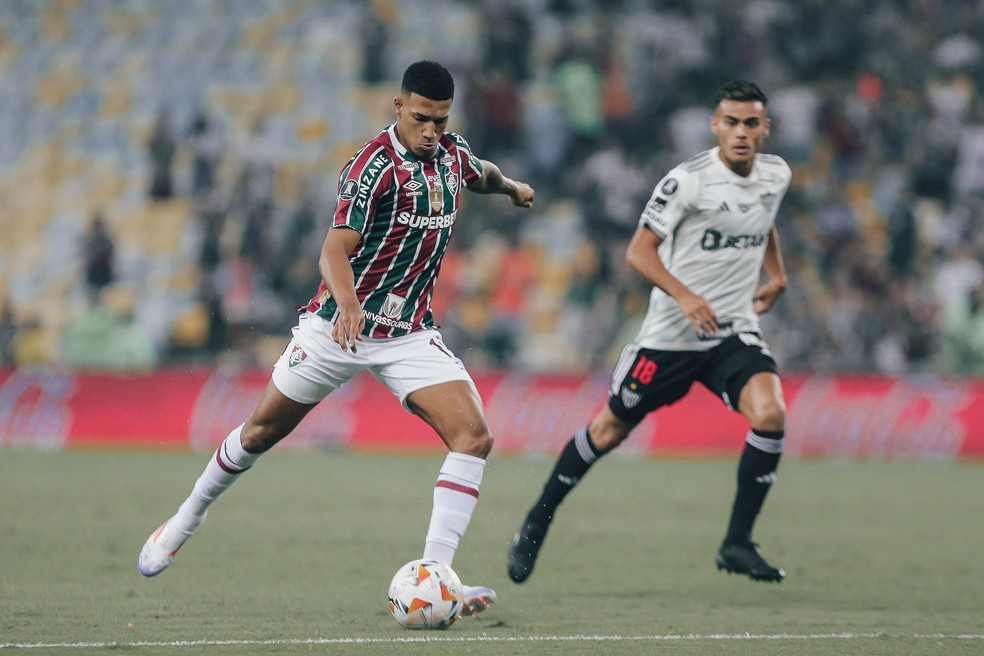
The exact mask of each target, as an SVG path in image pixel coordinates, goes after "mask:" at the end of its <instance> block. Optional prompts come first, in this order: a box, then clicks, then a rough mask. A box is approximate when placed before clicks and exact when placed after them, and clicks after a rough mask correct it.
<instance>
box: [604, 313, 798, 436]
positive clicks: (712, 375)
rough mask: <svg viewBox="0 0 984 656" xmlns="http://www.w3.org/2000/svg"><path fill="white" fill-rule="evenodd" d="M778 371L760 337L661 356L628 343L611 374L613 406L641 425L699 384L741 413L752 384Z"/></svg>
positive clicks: (610, 400) (623, 416)
mask: <svg viewBox="0 0 984 656" xmlns="http://www.w3.org/2000/svg"><path fill="white" fill-rule="evenodd" d="M763 371H768V372H770V373H774V374H778V373H779V367H778V366H777V365H776V361H775V360H774V359H773V357H772V354H771V353H769V347H768V345H767V344H766V343H765V341H764V340H763V339H762V336H761V335H759V334H758V333H739V334H737V335H732V336H731V337H728V338H727V339H725V340H724V341H722V342H721V343H720V344H718V345H717V346H715V347H714V348H712V349H710V350H709V351H657V350H654V349H645V348H642V347H640V346H638V345H637V344H629V345H628V346H626V347H625V348H624V349H622V355H621V356H619V359H618V364H617V365H616V366H615V371H614V372H613V373H612V384H611V389H610V390H609V396H608V407H609V408H611V410H612V412H613V413H614V414H615V416H616V417H618V418H619V419H621V420H622V421H624V422H627V423H629V424H632V425H633V426H634V425H636V424H638V423H639V422H640V421H642V420H643V418H644V417H645V416H646V415H648V414H649V413H650V412H652V411H653V410H656V409H658V408H661V407H663V406H664V405H670V404H671V403H675V402H677V401H679V400H680V399H682V398H683V396H684V395H685V394H686V393H687V392H688V391H690V387H691V386H692V385H693V384H694V383H695V382H699V383H700V384H702V385H703V386H704V387H706V388H707V389H709V390H710V391H711V392H713V393H714V394H716V395H717V396H718V397H720V398H721V400H722V401H724V403H725V404H726V405H727V406H728V407H729V408H731V409H732V410H736V409H737V408H738V398H739V395H740V394H741V390H742V388H743V387H744V386H745V383H747V382H748V379H749V378H751V377H752V376H754V375H755V374H757V373H760V372H763Z"/></svg>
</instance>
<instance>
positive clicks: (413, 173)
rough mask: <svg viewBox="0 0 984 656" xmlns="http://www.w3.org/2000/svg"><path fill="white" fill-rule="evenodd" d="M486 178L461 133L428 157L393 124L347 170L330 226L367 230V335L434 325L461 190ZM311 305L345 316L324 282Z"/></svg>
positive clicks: (361, 285) (358, 270) (360, 285)
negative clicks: (411, 146)
mask: <svg viewBox="0 0 984 656" xmlns="http://www.w3.org/2000/svg"><path fill="white" fill-rule="evenodd" d="M481 175H482V164H481V161H480V160H479V159H478V158H477V157H475V156H474V155H473V154H472V152H471V149H470V148H469V147H468V144H467V142H465V140H464V139H463V138H461V137H460V136H459V135H457V134H455V133H453V132H446V133H444V135H443V136H442V137H441V140H440V144H439V148H438V153H437V156H436V157H434V159H432V160H423V159H418V158H417V157H416V156H415V155H414V154H413V153H411V152H410V151H409V150H407V149H406V148H404V147H403V145H402V144H401V143H400V141H399V139H397V136H396V131H395V126H392V125H391V126H390V127H389V128H387V129H385V130H383V131H382V132H380V133H379V135H378V136H377V137H376V138H375V139H373V140H372V141H370V142H369V143H367V144H366V145H365V146H363V147H362V148H361V149H360V150H359V151H358V152H357V153H356V154H355V155H354V156H353V157H352V159H350V160H349V161H348V164H346V165H345V167H344V168H343V169H342V173H341V175H340V176H339V178H338V204H337V205H336V206H335V213H334V217H333V219H332V225H331V228H330V229H332V230H334V229H338V228H341V229H349V228H351V229H354V230H358V231H359V232H360V233H361V234H362V239H361V240H360V241H359V244H358V245H357V246H356V248H355V250H354V251H353V252H352V255H351V256H350V257H349V262H350V263H351V265H352V270H353V272H354V273H355V293H356V296H357V297H358V299H359V302H360V303H361V304H362V312H363V313H364V314H365V317H366V326H365V329H364V330H363V334H364V335H366V336H368V337H396V336H398V335H405V334H407V333H410V332H413V331H415V330H421V329H424V328H430V327H433V326H434V317H433V315H432V313H431V307H430V303H431V297H432V296H433V295H434V283H435V282H436V281H437V274H438V273H439V272H440V269H441V260H442V259H443V257H444V251H445V250H446V249H447V246H448V240H449V239H450V238H451V232H452V230H453V229H454V222H455V219H456V217H457V214H458V207H459V203H460V200H461V192H462V190H463V188H464V187H466V186H468V185H469V184H472V183H474V182H475V181H477V180H478V179H479V178H480V177H481ZM307 310H308V311H309V312H316V313H318V315H320V316H321V317H324V318H325V319H328V320H329V321H334V320H335V319H336V318H337V314H338V305H337V303H335V300H334V299H333V298H332V297H331V294H329V293H328V290H327V288H326V286H325V283H324V281H322V282H321V287H320V288H319V289H318V293H317V295H315V297H314V298H312V299H311V301H310V302H309V303H308V305H307Z"/></svg>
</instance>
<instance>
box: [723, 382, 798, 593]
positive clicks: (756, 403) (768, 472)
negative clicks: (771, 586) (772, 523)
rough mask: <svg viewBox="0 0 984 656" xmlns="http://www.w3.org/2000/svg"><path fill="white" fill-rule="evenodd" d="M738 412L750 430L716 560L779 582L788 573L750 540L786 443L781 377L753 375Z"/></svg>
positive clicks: (757, 577)
mask: <svg viewBox="0 0 984 656" xmlns="http://www.w3.org/2000/svg"><path fill="white" fill-rule="evenodd" d="M738 410H739V412H741V413H742V414H743V415H744V416H745V417H746V418H747V419H748V421H749V423H750V424H751V428H750V430H749V432H748V435H747V436H746V437H745V446H744V448H743V450H742V453H741V457H740V459H739V461H738V474H737V489H736V492H735V499H734V503H733V505H732V511H731V518H730V520H729V522H728V530H727V533H726V535H725V538H724V542H723V543H722V546H721V549H720V551H719V552H718V555H717V557H716V562H717V564H718V568H719V569H724V570H727V571H728V572H729V573H730V572H734V573H739V574H745V575H747V576H749V577H750V578H752V579H753V580H760V581H775V582H779V581H781V580H782V579H783V578H784V577H785V572H783V570H781V569H779V568H777V567H773V566H772V565H770V564H769V563H768V562H767V561H766V560H765V559H764V558H762V556H761V555H760V554H759V553H758V551H757V549H756V545H755V543H754V542H753V541H752V529H753V528H754V526H755V520H756V519H757V518H758V516H759V513H760V512H761V510H762V506H763V504H764V503H765V498H766V496H767V495H768V493H769V490H770V489H771V488H772V484H773V483H774V482H775V478H776V468H777V467H778V465H779V459H780V457H781V456H782V452H783V447H784V444H785V423H786V406H785V403H784V401H783V395H782V385H781V383H780V380H779V376H778V375H776V374H775V373H773V372H770V371H762V372H759V373H756V374H754V375H753V376H751V378H749V379H748V382H747V383H746V384H745V386H744V387H743V388H742V390H741V393H740V395H739V401H738Z"/></svg>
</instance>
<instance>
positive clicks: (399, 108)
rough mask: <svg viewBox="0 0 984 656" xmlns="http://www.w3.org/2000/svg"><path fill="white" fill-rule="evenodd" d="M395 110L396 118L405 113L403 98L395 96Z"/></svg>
mask: <svg viewBox="0 0 984 656" xmlns="http://www.w3.org/2000/svg"><path fill="white" fill-rule="evenodd" d="M393 109H395V110H396V117H397V118H399V117H400V113H401V112H402V111H403V96H395V97H394V98H393Z"/></svg>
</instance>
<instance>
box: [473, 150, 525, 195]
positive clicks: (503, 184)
mask: <svg viewBox="0 0 984 656" xmlns="http://www.w3.org/2000/svg"><path fill="white" fill-rule="evenodd" d="M479 161H480V162H481V163H482V175H481V176H479V178H478V180H476V181H475V182H472V183H471V184H469V185H468V190H469V191H474V192H475V193H478V194H505V195H506V196H509V200H511V201H512V204H513V205H515V206H516V207H533V196H534V195H535V192H534V191H533V187H531V186H529V185H528V184H526V183H525V182H519V181H518V180H513V179H512V178H507V177H506V176H505V175H503V174H502V171H501V170H500V169H499V167H498V166H496V165H495V164H493V163H492V162H490V161H488V160H484V159H483V160H479Z"/></svg>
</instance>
